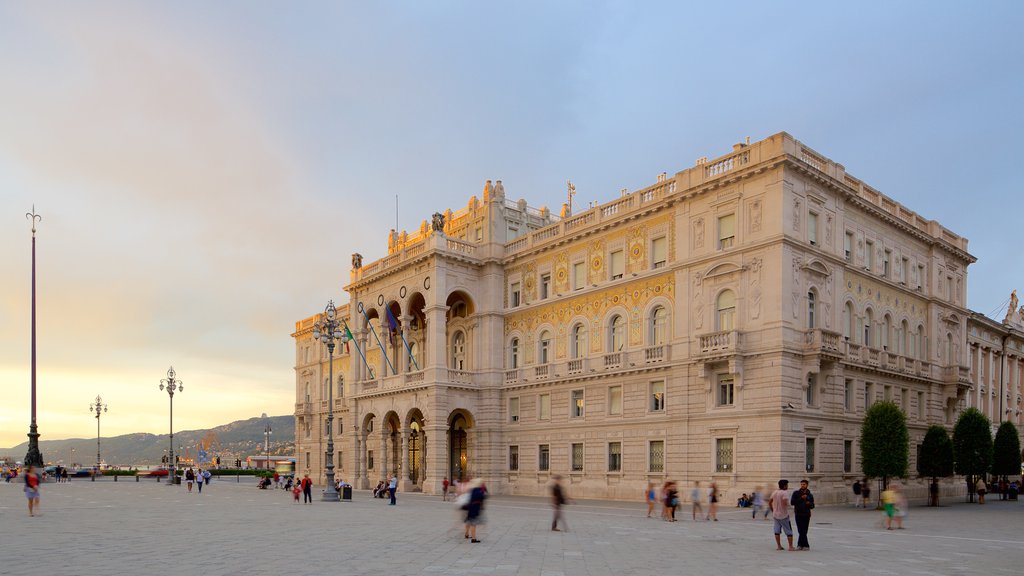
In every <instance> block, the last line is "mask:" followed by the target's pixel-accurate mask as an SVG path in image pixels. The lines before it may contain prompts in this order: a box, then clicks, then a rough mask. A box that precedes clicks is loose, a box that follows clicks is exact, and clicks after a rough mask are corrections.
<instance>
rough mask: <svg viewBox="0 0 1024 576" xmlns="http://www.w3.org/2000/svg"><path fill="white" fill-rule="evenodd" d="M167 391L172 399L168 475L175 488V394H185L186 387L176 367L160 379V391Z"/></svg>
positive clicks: (169, 483)
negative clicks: (175, 371)
mask: <svg viewBox="0 0 1024 576" xmlns="http://www.w3.org/2000/svg"><path fill="white" fill-rule="evenodd" d="M164 388H166V389H167V395H168V396H170V398H171V442H170V446H171V449H170V452H168V453H167V456H168V458H167V466H168V468H169V470H170V474H168V475H167V479H168V485H170V486H174V479H175V470H174V392H175V391H178V392H184V391H185V387H184V386H182V385H181V380H178V378H177V375H176V374H175V373H174V366H171V367H170V368H169V369H168V370H167V378H161V379H160V389H161V390H163V389H164Z"/></svg>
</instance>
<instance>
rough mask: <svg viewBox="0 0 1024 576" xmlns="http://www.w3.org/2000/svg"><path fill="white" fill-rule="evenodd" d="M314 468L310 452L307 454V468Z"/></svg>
mask: <svg viewBox="0 0 1024 576" xmlns="http://www.w3.org/2000/svg"><path fill="white" fill-rule="evenodd" d="M312 467H313V462H311V461H310V459H309V452H306V468H312Z"/></svg>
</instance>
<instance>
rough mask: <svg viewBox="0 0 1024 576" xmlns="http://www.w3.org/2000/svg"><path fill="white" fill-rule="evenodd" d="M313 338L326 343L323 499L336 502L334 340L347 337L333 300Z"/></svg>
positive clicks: (341, 340)
mask: <svg viewBox="0 0 1024 576" xmlns="http://www.w3.org/2000/svg"><path fill="white" fill-rule="evenodd" d="M313 339H314V340H319V341H320V342H322V343H323V344H326V345H327V374H328V376H327V459H326V468H327V489H326V490H324V495H323V499H324V500H325V501H328V502H338V489H337V488H335V487H334V430H333V425H334V391H333V390H334V345H335V344H334V342H335V341H336V340H337V341H340V342H341V343H342V344H344V343H345V341H346V340H347V338H346V336H345V334H343V333H342V331H341V322H340V321H339V320H338V310H337V309H336V308H335V307H334V300H329V301H328V302H327V308H325V309H324V315H323V316H322V317H320V319H319V320H317V321H316V323H315V324H313Z"/></svg>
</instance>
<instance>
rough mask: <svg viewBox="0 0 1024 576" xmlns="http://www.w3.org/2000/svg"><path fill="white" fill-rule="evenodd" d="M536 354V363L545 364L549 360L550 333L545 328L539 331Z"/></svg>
mask: <svg viewBox="0 0 1024 576" xmlns="http://www.w3.org/2000/svg"><path fill="white" fill-rule="evenodd" d="M538 352H539V353H538V354H537V363H539V364H547V363H548V362H550V360H551V333H550V332H548V331H547V330H545V331H543V332H541V333H540V347H539V349H538Z"/></svg>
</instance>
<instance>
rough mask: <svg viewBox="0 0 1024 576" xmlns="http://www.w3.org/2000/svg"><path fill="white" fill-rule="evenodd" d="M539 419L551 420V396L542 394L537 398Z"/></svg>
mask: <svg viewBox="0 0 1024 576" xmlns="http://www.w3.org/2000/svg"><path fill="white" fill-rule="evenodd" d="M537 419H538V420H550V419H551V395H550V394H541V395H540V396H539V397H538V398H537Z"/></svg>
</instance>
